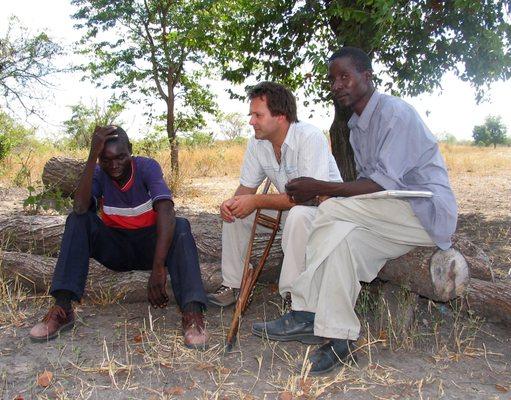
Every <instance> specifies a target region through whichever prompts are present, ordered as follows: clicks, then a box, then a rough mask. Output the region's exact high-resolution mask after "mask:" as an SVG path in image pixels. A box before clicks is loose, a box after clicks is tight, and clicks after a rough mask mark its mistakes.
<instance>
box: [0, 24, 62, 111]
mask: <svg viewBox="0 0 511 400" xmlns="http://www.w3.org/2000/svg"><path fill="white" fill-rule="evenodd" d="M62 54H63V50H62V47H61V46H60V45H59V44H57V43H55V42H54V41H53V40H52V39H50V38H49V37H48V35H47V34H46V33H44V32H39V33H37V34H35V35H33V34H32V33H31V32H29V30H28V29H27V28H26V27H24V26H23V25H22V24H21V23H20V21H19V20H18V19H17V18H16V17H11V18H10V19H9V25H8V27H7V32H6V33H5V36H3V37H1V38H0V91H1V92H2V96H3V99H2V100H3V102H4V106H5V107H7V108H8V109H10V110H13V108H14V107H13V102H12V101H14V103H16V104H19V105H21V107H22V108H23V109H24V110H25V112H26V113H28V114H37V115H39V116H40V115H42V113H41V112H40V111H39V109H38V106H39V101H40V100H42V99H44V98H46V94H45V89H46V88H47V87H48V86H51V85H50V83H49V81H48V78H49V77H50V75H52V74H55V73H57V72H60V71H61V69H59V68H58V67H56V66H55V64H54V61H55V59H56V58H58V57H59V56H60V55H62Z"/></svg>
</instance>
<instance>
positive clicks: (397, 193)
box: [351, 190, 433, 199]
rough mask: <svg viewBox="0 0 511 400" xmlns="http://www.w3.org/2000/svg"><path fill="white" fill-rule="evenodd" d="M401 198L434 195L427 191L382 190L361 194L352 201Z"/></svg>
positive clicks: (353, 197)
mask: <svg viewBox="0 0 511 400" xmlns="http://www.w3.org/2000/svg"><path fill="white" fill-rule="evenodd" d="M399 197H433V193H432V192H429V191H426V190H382V191H381V192H374V193H366V194H359V195H357V196H352V197H351V198H352V199H388V198H399Z"/></svg>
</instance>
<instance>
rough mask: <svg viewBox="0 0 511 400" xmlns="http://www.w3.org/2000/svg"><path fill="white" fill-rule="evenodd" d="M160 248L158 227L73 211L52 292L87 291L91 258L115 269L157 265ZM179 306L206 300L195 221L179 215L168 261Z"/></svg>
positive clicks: (77, 296) (78, 296) (76, 297)
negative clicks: (127, 225) (125, 224)
mask: <svg viewBox="0 0 511 400" xmlns="http://www.w3.org/2000/svg"><path fill="white" fill-rule="evenodd" d="M155 247H156V226H151V227H148V228H142V229H133V230H132V229H116V228H110V227H107V226H106V225H105V224H104V223H103V221H102V220H101V219H100V218H99V217H98V216H97V215H96V214H95V213H93V212H90V211H89V212H87V213H85V214H80V215H79V214H76V213H74V212H73V213H71V214H70V215H69V216H68V217H67V220H66V228H65V230H64V236H63V237H62V245H61V248H60V254H59V258H58V261H57V265H56V266H55V272H54V274H53V280H52V285H51V290H50V293H51V294H54V293H55V292H56V291H58V290H68V291H71V292H72V293H73V295H74V296H73V297H74V298H73V300H76V301H79V300H80V299H81V297H82V296H83V292H84V289H85V283H86V280H87V274H88V272H89V258H90V257H92V258H94V259H95V260H97V261H98V262H100V263H101V264H103V265H104V266H105V267H107V268H108V269H111V270H114V271H131V270H151V268H152V264H153V257H154V250H155ZM165 265H166V266H167V268H168V270H169V275H170V283H171V286H172V290H173V291H174V296H175V298H176V302H177V304H178V306H179V307H180V308H181V309H182V308H183V307H184V306H185V305H186V304H188V303H190V302H192V301H196V302H199V303H202V304H203V305H205V304H206V294H205V292H204V287H203V285H202V280H201V274H200V268H199V257H198V254H197V247H196V245H195V240H194V238H193V236H192V232H191V229H190V223H189V222H188V220H187V219H185V218H176V227H175V230H174V238H173V240H172V244H171V246H170V249H169V252H168V254H167V259H166V262H165Z"/></svg>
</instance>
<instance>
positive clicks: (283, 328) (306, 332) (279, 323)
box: [252, 311, 324, 344]
mask: <svg viewBox="0 0 511 400" xmlns="http://www.w3.org/2000/svg"><path fill="white" fill-rule="evenodd" d="M307 314H312V313H304V312H303V311H291V312H289V313H287V314H284V315H283V316H282V317H280V318H279V319H276V320H274V321H269V322H256V323H254V324H252V333H253V334H254V335H256V336H259V337H266V338H268V339H271V340H278V341H280V342H289V341H292V340H297V341H299V342H302V343H305V344H320V343H323V341H324V339H323V338H322V337H319V336H314V317H313V315H314V314H312V317H310V318H301V317H303V316H304V315H307Z"/></svg>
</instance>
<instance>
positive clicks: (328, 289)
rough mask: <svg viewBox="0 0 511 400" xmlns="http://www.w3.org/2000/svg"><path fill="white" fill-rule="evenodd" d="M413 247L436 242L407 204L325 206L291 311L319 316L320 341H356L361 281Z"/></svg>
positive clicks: (332, 202) (345, 201) (338, 201)
mask: <svg viewBox="0 0 511 400" xmlns="http://www.w3.org/2000/svg"><path fill="white" fill-rule="evenodd" d="M415 246H434V243H433V242H432V241H431V239H430V237H429V235H428V233H427V232H426V231H425V230H424V228H423V227H422V225H421V223H420V222H419V220H418V219H417V217H416V216H415V215H414V213H413V211H412V209H411V207H410V205H409V203H408V202H407V201H406V200H400V199H352V198H335V199H329V200H327V201H325V202H323V203H322V204H321V205H320V206H319V208H318V212H317V215H316V218H315V220H314V222H313V226H312V230H311V233H310V236H309V242H308V244H307V250H306V265H307V268H306V270H305V272H304V273H303V274H301V275H300V276H299V277H298V278H297V279H296V281H295V283H294V285H293V288H292V290H291V296H292V301H293V306H292V307H293V309H294V310H297V311H310V312H314V313H315V314H316V316H315V321H314V334H315V335H316V336H323V337H326V338H338V339H351V340H356V339H357V338H358V336H359V333H360V322H359V320H358V318H357V316H356V314H355V311H354V308H355V303H356V301H357V297H358V294H359V292H360V288H361V286H360V283H359V281H363V282H371V281H372V280H373V279H374V278H376V275H377V274H378V272H379V271H380V269H381V268H382V267H383V265H384V264H385V262H386V261H387V260H390V259H393V258H397V257H399V256H401V255H403V254H406V253H407V252H408V251H410V250H411V249H413V248H414V247H415Z"/></svg>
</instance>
